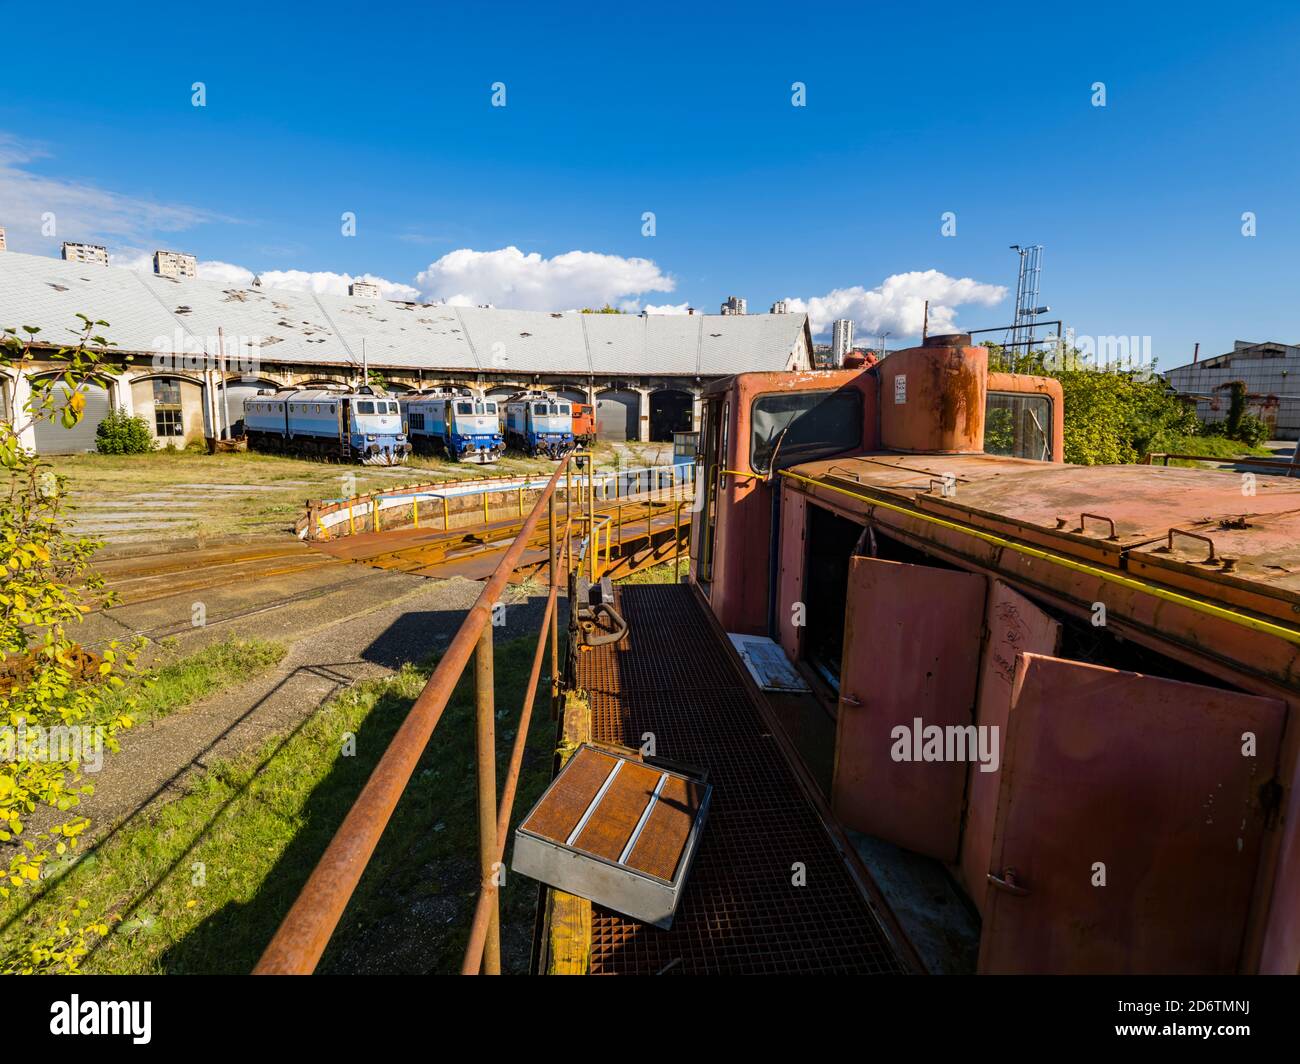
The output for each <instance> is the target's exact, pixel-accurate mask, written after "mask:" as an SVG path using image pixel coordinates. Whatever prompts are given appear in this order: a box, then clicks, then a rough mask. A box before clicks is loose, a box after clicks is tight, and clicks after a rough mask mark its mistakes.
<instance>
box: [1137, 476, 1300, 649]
mask: <svg viewBox="0 0 1300 1064" xmlns="http://www.w3.org/2000/svg"><path fill="white" fill-rule="evenodd" d="M1271 501H1272V500H1270V502H1271ZM1249 502H1251V499H1250V498H1249V497H1246V498H1243V499H1241V504H1242V507H1243V510H1246V504H1247V503H1249ZM1295 503H1296V506H1297V509H1295V510H1291V511H1289V512H1287V513H1279V514H1261V515H1256V514H1253V513H1250V512H1249V511H1247V512H1246V513H1243V514H1242V515H1240V516H1237V517H1235V518H1231V519H1226V520H1218V521H1214V520H1208V521H1202V522H1198V523H1196V524H1188V525H1185V526H1183V527H1180V528H1174V529H1173V530H1172V531H1171V532H1168V533H1166V535H1165V536H1164V537H1163V538H1162V539H1160V540H1159V541H1158V542H1155V543H1152V544H1149V545H1148V546H1145V547H1142V548H1139V549H1135V550H1133V551H1131V552H1130V553H1129V556H1128V568H1129V571H1130V572H1131V573H1132V574H1133V575H1134V576H1140V577H1143V578H1144V579H1149V580H1158V581H1160V582H1161V583H1163V584H1168V585H1170V586H1171V587H1181V588H1185V589H1187V590H1189V591H1194V592H1198V593H1200V594H1203V595H1208V596H1211V597H1213V598H1215V599H1221V600H1222V601H1224V602H1225V603H1232V604H1236V605H1241V606H1246V607H1248V608H1250V609H1254V610H1257V611H1259V612H1260V613H1265V614H1269V615H1271V616H1273V617H1276V618H1278V619H1280V620H1283V621H1289V622H1291V623H1292V624H1295V623H1296V622H1297V621H1300V546H1297V545H1298V544H1300V494H1298V495H1297V497H1296V499H1295Z"/></svg>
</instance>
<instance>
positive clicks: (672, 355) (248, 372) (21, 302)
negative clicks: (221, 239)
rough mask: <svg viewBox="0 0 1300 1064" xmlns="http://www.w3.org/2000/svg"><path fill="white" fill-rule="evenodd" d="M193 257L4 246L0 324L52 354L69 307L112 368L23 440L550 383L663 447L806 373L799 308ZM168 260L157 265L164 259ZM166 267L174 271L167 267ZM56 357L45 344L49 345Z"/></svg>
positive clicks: (86, 439)
mask: <svg viewBox="0 0 1300 1064" xmlns="http://www.w3.org/2000/svg"><path fill="white" fill-rule="evenodd" d="M187 265H188V257H187V256H181V255H179V254H176V253H164V254H161V255H160V256H159V257H158V258H157V259H156V260H155V271H156V272H155V273H154V274H152V275H151V274H145V273H141V272H137V271H135V270H129V269H123V268H118V267H113V266H105V265H102V264H100V263H99V262H97V261H91V260H90V259H85V260H83V261H77V260H75V259H72V258H69V259H68V260H67V261H65V260H61V259H54V258H48V257H44V256H38V255H26V254H17V253H15V252H4V253H3V254H0V327H21V326H24V325H35V326H39V327H40V329H41V332H40V334H39V336H40V338H41V339H42V340H44V341H48V343H49V344H50V345H51V347H52V348H54V349H57V347H58V346H59V345H61V344H64V343H67V342H68V341H69V340H70V339H72V337H73V334H74V332H75V329H76V327H77V326H78V325H79V321H78V319H77V317H76V315H77V314H78V313H82V314H86V315H88V316H89V317H91V318H92V319H102V320H104V321H107V322H108V323H109V324H108V326H107V327H106V328H104V329H102V330H101V331H102V332H103V333H104V335H105V336H106V338H107V339H108V340H110V341H111V342H112V343H113V345H114V346H113V347H112V349H111V351H112V354H111V360H112V361H113V362H114V363H116V364H117V365H118V366H119V367H120V368H121V370H122V372H121V373H120V374H118V375H114V376H105V377H104V379H103V380H100V381H96V382H94V383H93V384H92V385H91V387H90V388H89V390H88V393H87V395H86V414H85V417H84V418H83V420H82V421H81V423H80V424H78V425H77V426H76V427H75V428H74V429H71V430H68V429H64V428H63V427H62V426H61V425H58V424H57V423H54V422H51V421H39V422H37V423H36V424H34V425H31V426H27V427H26V428H25V429H24V433H23V436H24V440H23V442H24V443H25V445H26V446H28V447H32V448H34V449H35V450H37V451H38V452H40V453H45V454H59V453H72V452H76V451H84V450H91V449H93V448H94V440H95V429H96V427H97V425H98V424H99V422H100V420H102V418H103V417H104V416H105V414H107V412H108V411H109V410H110V409H113V408H117V409H122V410H125V411H127V412H130V413H134V414H139V415H141V416H143V417H144V418H145V419H146V420H147V421H148V423H149V425H150V427H151V428H152V429H153V431H154V434H155V435H156V436H157V437H158V438H159V439H160V440H162V441H164V442H173V443H175V444H177V445H178V446H182V445H184V444H186V443H189V442H193V441H196V440H200V439H202V438H203V437H204V436H210V435H213V434H214V428H215V430H216V433H215V434H220V430H221V429H223V428H224V427H225V426H226V424H229V426H230V427H231V429H232V430H233V431H234V432H235V433H236V434H237V433H238V432H239V431H240V428H241V425H240V424H239V419H240V415H241V414H242V411H243V401H244V399H245V398H247V397H248V396H250V395H254V394H256V393H257V392H258V391H259V390H260V389H265V388H282V387H298V386H304V387H305V386H318V385H322V384H345V383H353V382H357V381H359V379H360V374H361V368H362V365H363V363H364V365H365V366H367V367H368V369H369V372H370V375H371V378H372V380H373V379H374V378H375V377H378V378H380V379H382V381H383V383H384V385H385V387H387V388H388V390H389V391H391V392H395V393H400V392H403V391H409V390H412V389H417V388H421V387H430V386H433V385H439V384H444V385H462V386H465V387H469V388H470V389H472V390H473V391H474V392H475V393H477V394H480V395H492V396H498V397H499V396H505V395H509V394H511V393H512V392H514V391H516V390H518V389H519V388H522V387H546V388H552V389H555V390H556V391H558V392H559V393H561V394H563V395H565V396H567V397H569V398H570V399H573V400H575V401H578V402H589V403H592V404H593V405H594V406H595V407H596V412H597V419H598V431H599V434H600V436H601V437H602V438H604V439H608V440H642V441H652V440H671V439H672V433H673V432H674V431H683V430H690V429H694V428H696V427H698V416H699V404H700V394H701V389H702V388H703V386H704V385H705V384H706V383H707V382H708V381H710V380H713V379H715V378H718V377H725V376H730V375H731V374H734V373H739V372H742V371H748V370H769V371H770V370H800V369H811V368H812V336H811V333H810V331H809V325H808V318H807V315H804V314H763V315H746V314H743V313H740V314H728V315H705V314H689V315H654V314H650V315H646V314H641V315H626V314H579V313H558V312H556V313H548V312H544V311H522V310H498V309H493V308H487V307H461V306H449V305H445V304H431V303H407V302H394V301H390V300H383V299H378V298H375V297H376V295H377V293H376V292H375V291H374V290H373V286H369V285H367V284H365V283H364V282H356V283H355V284H354V285H353V286H352V292H351V293H350V294H349V295H347V296H342V295H327V294H321V293H314V292H300V291H290V290H286V289H278V288H277V289H270V288H263V287H262V286H261V285H260V283H259V282H258V281H257V280H256V279H255V280H254V281H253V283H252V284H251V285H249V286H247V287H240V286H237V285H231V284H226V283H221V282H216V281H205V280H203V279H202V277H201V276H200V277H198V278H193V277H188V276H185V274H186V272H187V269H186V267H187ZM160 267H163V268H164V269H165V273H164V269H160ZM167 274H170V275H167ZM47 354H48V355H50V356H52V355H53V354H54V351H53V350H50V351H48V352H47ZM56 369H57V362H56V361H54V360H53V359H52V358H51V357H43V358H42V357H38V359H37V360H36V361H35V363H34V364H31V365H29V366H27V367H25V368H24V371H23V373H21V374H19V373H15V372H14V371H13V370H12V369H0V417H6V418H7V417H11V416H12V412H13V411H15V410H20V409H22V406H23V403H24V402H25V401H26V399H27V397H28V395H29V394H30V381H31V380H33V379H40V378H42V377H47V376H49V375H51V374H53V373H54V372H56Z"/></svg>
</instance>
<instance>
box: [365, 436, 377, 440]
mask: <svg viewBox="0 0 1300 1064" xmlns="http://www.w3.org/2000/svg"><path fill="white" fill-rule="evenodd" d="M374 438H375V437H374V436H367V437H366V439H368V440H373V439H374Z"/></svg>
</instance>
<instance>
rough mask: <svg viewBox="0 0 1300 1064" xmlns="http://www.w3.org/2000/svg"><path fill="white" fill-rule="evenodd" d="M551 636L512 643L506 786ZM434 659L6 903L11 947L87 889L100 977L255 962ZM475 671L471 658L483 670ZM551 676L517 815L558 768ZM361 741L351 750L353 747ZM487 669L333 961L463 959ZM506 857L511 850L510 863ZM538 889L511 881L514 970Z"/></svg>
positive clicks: (355, 694)
mask: <svg viewBox="0 0 1300 1064" xmlns="http://www.w3.org/2000/svg"><path fill="white" fill-rule="evenodd" d="M534 646H535V639H534V638H533V637H531V636H530V637H525V638H523V639H520V640H516V641H514V642H510V643H505V644H502V645H501V646H499V647H498V649H497V654H496V692H497V706H498V710H497V749H498V752H499V757H498V770H497V771H498V777H497V778H498V785H499V783H500V781H501V779H502V777H503V775H504V771H505V765H506V761H507V759H508V756H509V751H510V746H511V743H512V741H513V738H514V730H513V726H512V724H513V722H514V721H515V720H517V716H518V713H519V706H520V702H521V698H522V694H523V689H524V686H525V685H526V682H527V677H528V670H529V666H530V665H531V659H532V653H533V648H534ZM429 671H430V667H429V666H426V667H423V668H416V667H413V666H408V667H406V668H404V669H403V670H402V671H401V672H400V673H398V674H396V675H394V676H392V677H390V678H386V679H382V680H373V681H366V682H363V683H361V684H358V685H357V686H356V687H353V688H351V689H349V690H347V691H346V692H344V693H343V694H341V695H339V696H337V697H336V698H334V699H331V700H330V701H329V702H327V703H326V704H325V705H324V706H322V707H321V708H320V709H319V710H317V711H316V712H314V713H313V714H312V715H311V716H310V717H308V718H307V719H305V720H304V721H303V722H302V723H301V724H300V725H299V726H297V727H296V728H295V729H294V730H292V731H291V732H289V733H287V734H285V735H282V736H279V737H277V738H275V739H272V740H269V741H267V742H266V743H265V744H263V745H262V746H261V747H260V748H258V749H256V750H254V751H252V752H250V753H249V754H247V755H245V756H243V757H240V758H238V759H235V760H232V761H227V762H222V763H219V764H216V765H214V766H213V767H212V768H211V769H209V770H208V771H206V772H204V773H203V774H201V775H199V776H196V777H195V778H194V780H193V782H192V783H190V785H189V786H188V789H187V791H186V793H184V794H183V795H182V796H180V797H179V798H176V799H175V800H173V801H171V802H168V803H167V804H166V805H163V806H161V807H159V808H158V809H156V810H155V811H154V812H153V813H152V814H151V815H149V816H148V817H147V818H142V819H141V820H140V821H137V822H134V823H132V824H130V825H129V826H127V827H126V828H124V829H122V830H119V831H117V832H115V833H113V834H111V835H109V836H108V837H107V838H106V839H105V840H104V841H102V842H101V843H100V844H99V845H97V846H96V847H94V848H93V849H92V850H90V851H89V852H87V853H85V854H83V855H82V856H81V858H80V859H79V860H78V861H77V862H76V863H75V864H73V865H72V866H71V867H70V868H69V869H68V870H67V871H66V872H65V873H64V874H63V875H62V876H61V877H60V878H59V879H57V880H53V881H52V882H51V884H50V886H49V887H48V889H46V890H45V892H44V893H43V894H42V895H41V896H40V897H39V899H38V900H37V901H35V903H31V899H30V898H27V899H25V900H26V902H28V903H29V905H28V907H26V908H23V907H22V904H21V903H22V901H23V899H18V898H11V899H10V900H9V901H7V902H5V903H4V905H3V907H0V921H2V923H0V953H3V954H4V955H6V956H7V955H11V954H12V953H13V952H14V951H15V950H16V949H17V948H19V947H20V946H21V943H22V942H23V941H24V940H25V938H26V937H27V935H28V934H34V933H36V932H38V931H40V930H42V929H45V930H46V932H47V933H48V927H49V925H50V923H51V921H52V920H54V919H56V918H57V916H58V914H59V913H61V912H62V911H63V909H64V908H66V906H67V905H68V904H69V903H70V901H71V900H73V899H76V898H85V899H87V900H88V901H89V902H90V909H89V911H90V912H93V913H101V914H104V915H105V916H107V917H109V918H110V920H111V926H112V930H111V931H110V933H109V935H108V936H107V937H106V938H104V939H102V940H101V941H100V942H99V943H98V945H97V946H96V948H94V949H93V950H92V952H91V953H90V955H89V956H88V957H87V958H86V959H85V961H84V962H83V966H82V967H83V970H85V971H87V972H124V973H159V972H174V973H194V972H204V973H207V972H230V973H241V972H247V971H249V970H250V969H251V968H252V967H253V965H254V964H255V963H256V961H257V959H258V957H259V956H260V955H261V953H262V950H263V949H264V948H265V946H266V943H267V942H268V941H269V940H270V938H271V936H272V934H273V933H274V931H275V929H276V927H277V926H278V925H279V923H280V921H281V919H282V918H283V916H284V914H285V912H287V910H288V908H289V906H290V905H291V904H292V902H293V900H294V898H295V897H296V896H297V894H298V891H299V890H300V888H301V887H302V884H303V882H304V881H305V880H306V878H307V875H308V874H309V873H310V871H311V869H312V868H313V867H314V866H315V864H316V861H317V859H318V858H319V856H320V854H321V853H322V851H323V850H324V848H325V846H326V844H327V843H328V842H329V839H330V838H331V836H332V835H333V833H334V830H335V828H336V827H337V826H338V824H339V823H340V822H341V821H342V819H343V817H344V815H345V814H346V813H347V810H348V809H349V807H350V806H351V804H352V802H353V800H354V799H355V797H356V795H357V793H358V792H359V791H360V790H361V787H362V786H363V784H364V783H365V780H366V779H367V777H368V776H369V773H370V771H371V769H372V768H373V767H374V764H375V763H376V761H377V760H378V758H379V757H380V755H381V754H382V752H383V750H384V748H385V747H386V746H387V743H388V741H389V739H390V738H391V737H392V735H393V733H394V732H395V731H396V729H397V727H398V725H399V724H400V723H401V721H402V719H403V718H404V717H405V715H406V713H407V711H408V710H409V708H410V706H411V703H412V701H413V700H414V698H415V696H416V695H417V694H418V693H419V691H420V689H421V687H422V686H423V684H424V681H425V679H426V678H427V676H428V674H429ZM467 671H468V672H469V673H471V674H472V669H470V670H467ZM546 686H547V683H546V681H545V680H544V681H543V683H542V685H541V688H542V689H541V691H540V693H539V695H538V699H537V703H536V707H535V711H534V716H533V723H532V728H531V729H530V734H529V740H528V747H527V753H526V756H525V760H524V770H523V774H522V778H521V780H520V787H519V794H518V798H517V800H516V802H515V807H514V808H515V818H516V821H517V820H518V818H519V817H521V816H522V815H523V814H524V813H526V812H527V810H528V809H529V808H530V807H531V805H532V803H533V802H534V801H535V800H536V798H537V796H538V795H539V794H540V793H541V790H542V789H543V788H544V787H545V784H546V781H547V780H548V779H549V778H550V772H551V764H552V755H553V749H554V738H555V725H554V724H553V723H552V721H551V720H550V717H549V712H548V699H547V697H546V692H545V688H546ZM349 735H353V736H355V753H354V755H353V756H341V751H342V750H343V748H344V744H345V741H346V739H347V737H348V736H349ZM476 840H477V826H476V805H475V785H474V716H473V687H472V679H471V678H470V677H466V678H464V679H463V680H462V682H461V683H460V685H459V686H458V687H457V689H456V692H455V694H454V695H453V697H452V700H451V702H450V703H449V704H448V707H447V709H446V711H445V712H444V714H443V717H442V720H441V722H440V723H439V725H438V729H437V731H436V732H435V733H434V736H433V739H432V740H431V742H430V743H429V745H428V748H427V749H426V751H425V753H424V756H423V758H422V760H421V762H420V764H419V766H418V768H417V769H416V772H415V775H414V777H413V778H412V780H411V782H410V784H409V785H408V787H407V789H406V792H405V794H404V795H403V797H402V799H401V801H400V802H399V804H398V807H397V810H396V811H395V813H394V816H393V818H392V820H391V821H390V823H389V826H388V829H387V831H386V832H385V834H384V837H383V839H382V840H381V841H380V844H379V847H378V849H377V851H376V853H375V855H374V857H373V859H372V860H371V862H370V865H369V867H368V869H367V872H366V874H365V875H364V876H363V878H362V881H361V884H360V885H359V887H358V890H357V892H356V894H355V895H354V897H353V900H352V903H351V905H350V906H349V907H348V910H347V912H346V913H345V914H344V917H343V921H342V923H341V925H340V928H339V930H338V932H337V933H336V934H335V936H334V939H333V941H332V942H331V945H330V947H329V949H328V950H327V952H326V955H325V957H324V959H323V961H322V965H321V970H325V971H354V970H358V969H378V970H384V971H403V972H425V971H439V972H451V971H455V970H457V969H458V968H459V964H460V955H461V951H462V950H463V949H464V942H465V939H466V936H467V934H468V925H469V920H470V916H471V914H472V912H473V905H474V900H475V897H476V894H477V887H478V872H477V841H476ZM507 861H508V858H507ZM536 897H537V888H536V884H535V883H532V882H531V881H528V880H524V879H522V878H520V877H515V876H511V877H509V878H508V879H507V882H506V885H505V887H504V889H503V906H502V940H503V950H502V953H503V968H505V969H506V970H508V971H509V970H513V971H523V970H525V969H526V968H527V964H528V951H529V941H530V937H531V932H532V919H533V912H534V903H535V900H536Z"/></svg>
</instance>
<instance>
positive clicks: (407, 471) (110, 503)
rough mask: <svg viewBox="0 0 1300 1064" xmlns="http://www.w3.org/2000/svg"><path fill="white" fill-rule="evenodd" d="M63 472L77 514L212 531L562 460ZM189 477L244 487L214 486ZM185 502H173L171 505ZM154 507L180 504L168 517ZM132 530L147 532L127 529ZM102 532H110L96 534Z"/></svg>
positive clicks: (257, 459)
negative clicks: (134, 515) (323, 504)
mask: <svg viewBox="0 0 1300 1064" xmlns="http://www.w3.org/2000/svg"><path fill="white" fill-rule="evenodd" d="M622 450H623V452H624V453H625V454H626V455H627V460H628V461H629V462H630V463H631V464H633V465H642V464H647V463H652V462H654V461H656V460H657V461H660V462H664V461H670V460H671V454H672V447H671V445H669V444H627V445H623V447H622ZM594 452H595V456H596V468H597V469H598V470H602V471H603V470H613V469H616V468H617V467H618V464H619V463H618V453H619V448H616V447H614V446H613V445H611V444H608V443H598V444H597V445H596V446H595V448H594ZM47 461H48V462H49V464H50V466H51V468H53V470H54V471H55V472H56V473H58V474H60V475H62V476H64V477H66V478H67V480H68V486H69V489H70V491H71V494H72V502H73V504H74V506H75V507H76V508H77V512H76V514H75V519H77V520H81V521H83V522H90V521H93V520H94V519H95V517H96V516H97V515H98V516H101V517H102V516H104V514H105V511H106V510H107V511H108V512H109V513H110V514H114V515H116V516H118V517H121V516H127V517H129V516H130V515H131V511H132V510H133V509H137V510H143V511H146V512H147V514H146V516H142V517H141V518H140V522H139V523H140V525H141V528H142V529H146V530H148V531H150V532H151V533H153V534H154V536H155V538H159V537H161V538H180V537H188V536H194V535H197V534H206V535H249V534H267V533H277V532H281V533H282V532H286V531H290V530H291V529H292V528H293V524H294V521H295V519H296V518H297V517H298V516H299V515H300V514H302V512H303V510H304V503H305V501H306V500H307V499H313V500H318V499H337V498H341V497H343V496H344V495H349V494H353V493H355V494H361V495H364V494H366V493H368V492H371V491H378V490H381V489H394V488H397V487H399V486H400V485H402V484H416V483H427V482H432V481H440V480H463V479H468V478H473V477H481V476H514V475H521V474H537V473H549V472H552V471H553V470H554V469H555V463H554V462H553V461H551V460H550V459H545V458H528V457H526V456H525V455H522V454H519V453H516V452H507V454H506V456H505V457H504V458H503V459H502V460H501V461H499V462H497V463H496V464H495V465H491V466H477V465H471V464H468V463H464V462H451V461H448V460H446V459H443V458H436V457H433V456H431V455H413V456H412V458H411V460H410V462H409V463H408V464H407V465H406V466H402V467H400V474H401V475H399V476H393V475H391V473H392V472H393V471H392V470H388V471H384V472H376V471H374V470H372V469H369V468H368V467H366V466H359V465H341V464H338V463H329V462H311V461H307V460H305V459H301V458H287V457H283V456H280V455H271V454H259V453H257V452H255V451H248V452H242V453H239V452H234V453H228V454H227V453H221V454H215V455H209V454H207V453H206V452H205V451H203V450H202V449H201V448H200V449H187V450H176V451H168V450H165V449H164V450H159V451H154V452H152V453H150V454H137V455H104V454H75V455H55V456H50V457H49V458H48V459H47ZM184 484H214V485H226V486H236V487H242V488H243V489H244V490H242V491H240V490H226V489H225V488H221V489H215V490H209V491H205V490H202V489H196V488H192V487H181V485H184ZM172 502H175V503H181V504H184V505H177V506H171V505H169V504H170V503H172ZM152 511H170V513H169V514H168V518H161V517H159V516H157V515H156V514H154V513H152ZM122 531H123V532H132V531H137V532H138V531H140V529H133V528H131V527H124V528H123V529H122ZM95 535H96V536H99V535H103V533H98V532H96V533H95Z"/></svg>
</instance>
